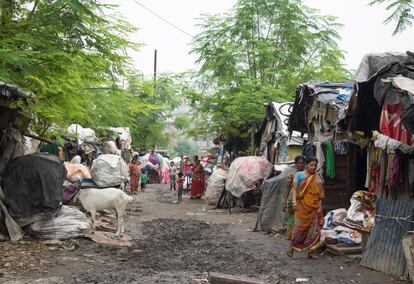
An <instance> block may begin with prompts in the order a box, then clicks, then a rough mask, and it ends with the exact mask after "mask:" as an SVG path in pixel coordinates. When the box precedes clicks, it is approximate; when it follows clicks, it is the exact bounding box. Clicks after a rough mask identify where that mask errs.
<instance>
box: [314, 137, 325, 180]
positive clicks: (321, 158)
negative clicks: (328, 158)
mask: <svg viewBox="0 0 414 284" xmlns="http://www.w3.org/2000/svg"><path fill="white" fill-rule="evenodd" d="M314 144H315V146H316V159H318V166H317V168H316V171H318V172H319V174H320V175H321V176H323V164H324V163H325V156H324V155H323V150H322V144H321V142H315V143H314Z"/></svg>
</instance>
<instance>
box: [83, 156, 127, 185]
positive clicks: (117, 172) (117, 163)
mask: <svg viewBox="0 0 414 284" xmlns="http://www.w3.org/2000/svg"><path fill="white" fill-rule="evenodd" d="M91 174H92V178H93V180H94V182H95V183H96V184H97V185H98V186H99V187H114V186H118V185H120V184H121V183H122V182H124V181H125V180H127V179H128V177H129V169H128V165H127V164H126V163H125V162H124V160H123V159H122V158H121V157H120V156H117V155H112V154H104V155H100V156H99V157H98V158H96V159H95V160H94V161H93V164H92V169H91Z"/></svg>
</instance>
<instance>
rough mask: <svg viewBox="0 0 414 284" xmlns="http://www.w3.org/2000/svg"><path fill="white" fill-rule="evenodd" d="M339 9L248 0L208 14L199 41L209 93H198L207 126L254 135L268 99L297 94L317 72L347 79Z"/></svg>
mask: <svg viewBox="0 0 414 284" xmlns="http://www.w3.org/2000/svg"><path fill="white" fill-rule="evenodd" d="M340 26H341V25H340V24H338V23H337V22H336V19H335V18H333V17H331V16H320V15H319V14H318V13H317V11H315V10H311V9H309V8H307V7H306V6H304V5H303V4H302V2H301V1H298V0H282V1H267V0H240V1H238V2H237V4H236V6H235V8H234V9H233V10H231V11H230V12H229V13H227V14H223V15H214V16H205V17H204V18H203V21H202V22H201V24H200V27H201V30H202V32H201V33H200V34H198V35H197V36H196V37H195V39H194V41H193V51H192V52H193V53H195V54H197V55H198V61H197V62H198V63H200V64H201V69H200V72H199V75H200V77H201V80H202V81H203V82H202V83H200V84H201V87H202V90H203V92H202V93H191V96H190V98H189V99H190V101H191V103H192V106H193V107H194V108H195V109H196V110H197V113H199V114H201V115H202V118H201V119H200V118H199V120H198V122H199V123H198V127H199V129H201V130H202V131H205V132H212V131H217V130H220V131H223V132H224V133H225V134H226V136H227V137H229V138H231V137H247V136H249V135H251V131H252V130H251V129H252V128H253V126H254V125H256V123H257V122H259V121H261V120H262V119H263V115H264V107H263V104H264V103H266V102H269V101H287V100H292V98H293V95H294V90H295V88H296V86H297V84H299V83H301V82H303V81H307V80H309V79H321V80H335V81H337V80H344V79H347V78H349V77H350V74H349V72H348V71H347V70H346V69H345V68H344V65H343V64H342V59H343V52H342V51H341V50H339V48H338V45H337V40H338V39H339V35H338V33H337V30H338V29H339V28H340Z"/></svg>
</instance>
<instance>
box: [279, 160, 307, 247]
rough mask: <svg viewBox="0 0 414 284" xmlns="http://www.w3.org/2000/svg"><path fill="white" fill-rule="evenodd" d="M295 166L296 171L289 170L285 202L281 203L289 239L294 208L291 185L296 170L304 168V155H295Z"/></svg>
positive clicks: (293, 224)
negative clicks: (286, 218) (286, 219)
mask: <svg viewBox="0 0 414 284" xmlns="http://www.w3.org/2000/svg"><path fill="white" fill-rule="evenodd" d="M295 167H296V171H294V172H291V173H290V175H289V178H288V185H287V187H286V192H285V203H284V204H283V210H284V211H287V212H286V213H287V217H288V222H287V230H286V239H287V240H291V239H292V232H293V227H294V226H295V210H294V209H293V203H292V185H293V180H294V179H295V174H296V172H301V171H303V170H304V169H305V157H304V156H300V155H299V156H296V157H295Z"/></svg>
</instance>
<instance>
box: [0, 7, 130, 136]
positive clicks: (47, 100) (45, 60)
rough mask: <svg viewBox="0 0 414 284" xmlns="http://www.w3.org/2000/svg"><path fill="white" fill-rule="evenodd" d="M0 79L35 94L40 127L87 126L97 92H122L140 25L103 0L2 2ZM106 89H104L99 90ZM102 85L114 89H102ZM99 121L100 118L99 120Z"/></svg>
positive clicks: (37, 126) (117, 94) (37, 127)
mask: <svg viewBox="0 0 414 284" xmlns="http://www.w3.org/2000/svg"><path fill="white" fill-rule="evenodd" d="M0 3H1V4H0V65H1V71H0V78H1V80H3V81H6V82H10V83H15V84H17V85H18V86H20V87H21V88H23V89H27V90H29V91H31V92H33V93H34V94H35V95H36V98H35V99H34V100H33V101H32V104H31V105H30V110H31V112H32V113H34V114H35V118H36V119H35V130H37V131H38V132H39V133H40V134H43V133H44V132H45V131H46V130H47V129H48V128H49V127H50V126H51V125H52V124H56V125H67V124H69V123H70V122H78V123H81V124H85V123H86V122H89V121H91V119H90V118H89V117H88V116H90V115H91V112H93V111H94V110H95V109H94V108H95V101H96V96H97V95H98V94H99V95H103V96H105V95H106V96H111V99H113V100H115V101H116V100H117V97H122V96H123V90H122V88H121V84H120V83H121V82H120V78H122V77H123V76H124V75H125V70H126V69H127V67H128V65H129V58H128V56H126V55H125V50H126V49H127V48H138V45H136V44H133V43H131V42H130V41H129V40H128V34H129V33H130V32H133V31H135V28H134V27H132V26H131V25H130V24H128V23H127V22H125V21H124V20H123V19H121V18H118V17H116V16H113V15H111V14H110V10H111V8H112V6H109V5H104V4H101V3H100V1H98V0H82V1H79V0H50V1H40V0H15V1H1V2H0ZM98 89H101V91H97V90H98ZM103 89H107V90H109V91H105V92H103V91H102V90H103ZM95 122H96V121H95Z"/></svg>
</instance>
